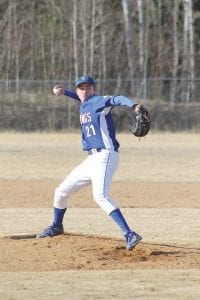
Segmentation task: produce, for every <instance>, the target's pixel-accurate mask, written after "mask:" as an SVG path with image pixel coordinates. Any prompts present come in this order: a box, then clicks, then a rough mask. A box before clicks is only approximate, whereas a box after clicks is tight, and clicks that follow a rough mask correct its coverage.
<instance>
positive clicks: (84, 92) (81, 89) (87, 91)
mask: <svg viewBox="0 0 200 300" xmlns="http://www.w3.org/2000/svg"><path fill="white" fill-rule="evenodd" d="M76 93H77V95H78V96H79V98H80V100H81V102H85V101H86V100H87V99H88V98H89V97H90V96H92V95H94V94H95V88H94V86H93V85H92V84H89V83H82V84H80V85H79V86H78V87H77V89H76Z"/></svg>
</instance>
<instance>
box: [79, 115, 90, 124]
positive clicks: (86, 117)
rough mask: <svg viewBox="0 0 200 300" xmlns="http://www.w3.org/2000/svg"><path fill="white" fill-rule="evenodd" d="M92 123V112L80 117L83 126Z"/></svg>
mask: <svg viewBox="0 0 200 300" xmlns="http://www.w3.org/2000/svg"><path fill="white" fill-rule="evenodd" d="M90 122H92V117H91V113H90V112H86V113H84V114H81V115H80V123H81V125H83V124H87V123H90Z"/></svg>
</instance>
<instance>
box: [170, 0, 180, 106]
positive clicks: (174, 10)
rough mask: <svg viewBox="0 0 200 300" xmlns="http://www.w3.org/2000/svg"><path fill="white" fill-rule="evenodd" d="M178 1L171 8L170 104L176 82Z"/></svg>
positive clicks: (173, 99)
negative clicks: (171, 57) (171, 58)
mask: <svg viewBox="0 0 200 300" xmlns="http://www.w3.org/2000/svg"><path fill="white" fill-rule="evenodd" d="M178 2H179V0H174V8H173V61H172V81H171V90H170V101H171V105H172V106H174V103H175V95H176V84H177V68H178V37H177V17H178Z"/></svg>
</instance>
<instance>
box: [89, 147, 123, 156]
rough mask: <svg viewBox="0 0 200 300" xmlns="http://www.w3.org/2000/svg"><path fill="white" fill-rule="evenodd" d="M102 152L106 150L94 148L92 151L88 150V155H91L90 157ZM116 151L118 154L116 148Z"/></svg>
mask: <svg viewBox="0 0 200 300" xmlns="http://www.w3.org/2000/svg"><path fill="white" fill-rule="evenodd" d="M102 150H105V149H101V148H92V149H90V150H88V154H89V155H91V154H95V153H98V152H101V151H102ZM114 151H116V152H118V150H117V149H116V148H114Z"/></svg>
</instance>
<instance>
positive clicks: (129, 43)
mask: <svg viewBox="0 0 200 300" xmlns="http://www.w3.org/2000/svg"><path fill="white" fill-rule="evenodd" d="M122 8H123V16H124V24H125V36H126V48H127V54H128V66H129V74H130V82H131V93H132V94H134V82H133V76H134V71H135V70H134V61H133V59H134V55H133V32H132V26H131V21H130V15H129V12H130V10H129V0H122Z"/></svg>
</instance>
